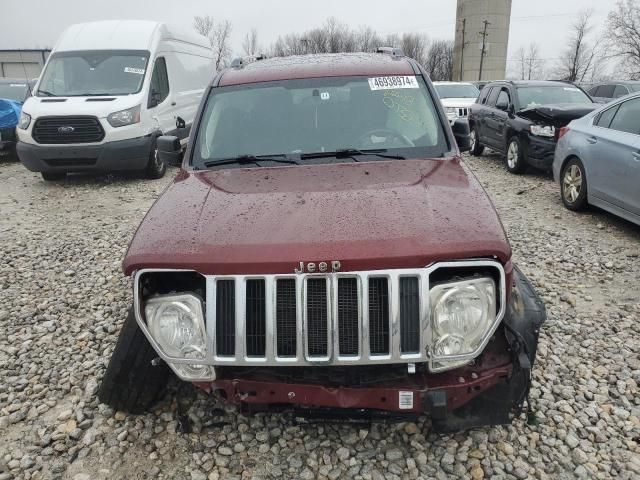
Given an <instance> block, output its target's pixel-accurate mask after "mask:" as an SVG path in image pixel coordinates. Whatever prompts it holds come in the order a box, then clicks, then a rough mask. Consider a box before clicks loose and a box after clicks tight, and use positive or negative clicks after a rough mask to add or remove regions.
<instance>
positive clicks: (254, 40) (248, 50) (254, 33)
mask: <svg viewBox="0 0 640 480" xmlns="http://www.w3.org/2000/svg"><path fill="white" fill-rule="evenodd" d="M242 50H244V54H245V55H257V53H258V50H259V49H258V30H256V29H255V28H252V29H251V30H250V31H249V32H248V33H247V34H246V35H245V36H244V40H243V42H242Z"/></svg>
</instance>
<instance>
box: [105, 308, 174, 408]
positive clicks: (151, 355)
mask: <svg viewBox="0 0 640 480" xmlns="http://www.w3.org/2000/svg"><path fill="white" fill-rule="evenodd" d="M157 356H158V355H157V354H156V352H155V350H154V349H153V347H152V346H151V344H150V343H149V341H148V340H147V338H146V337H145V336H144V333H142V330H140V328H139V327H138V324H137V323H136V319H135V316H134V314H133V309H132V310H129V315H128V316H127V319H126V320H125V321H124V325H123V326H122V330H121V331H120V336H119V337H118V342H117V343H116V348H115V349H114V350H113V354H112V355H111V360H110V361H109V366H108V367H107V371H106V372H105V374H104V377H103V378H102V383H101V384H100V389H99V390H98V398H99V399H100V401H101V402H102V403H106V404H107V405H109V406H110V407H112V408H114V409H116V410H121V411H124V412H129V413H143V412H145V411H147V410H148V409H149V407H150V406H151V405H152V403H153V402H154V400H156V399H157V398H158V396H159V395H160V393H161V392H162V391H163V390H164V389H165V387H166V385H167V382H168V380H169V378H170V375H171V371H170V370H169V366H168V365H167V364H166V363H164V362H160V363H159V364H158V365H152V363H151V361H152V360H154V359H155V358H157Z"/></svg>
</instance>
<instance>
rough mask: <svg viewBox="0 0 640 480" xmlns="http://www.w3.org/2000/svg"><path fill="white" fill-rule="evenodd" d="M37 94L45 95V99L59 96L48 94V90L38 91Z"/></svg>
mask: <svg viewBox="0 0 640 480" xmlns="http://www.w3.org/2000/svg"><path fill="white" fill-rule="evenodd" d="M36 93H42V94H44V96H45V97H57V96H58V95H56V94H55V93H51V92H47V91H46V90H40V89H38V91H37V92H36Z"/></svg>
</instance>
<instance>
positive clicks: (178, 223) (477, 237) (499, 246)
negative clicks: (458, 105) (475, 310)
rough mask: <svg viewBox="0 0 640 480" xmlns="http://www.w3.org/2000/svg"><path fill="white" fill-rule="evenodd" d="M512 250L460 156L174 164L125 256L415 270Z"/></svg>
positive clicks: (146, 261)
mask: <svg viewBox="0 0 640 480" xmlns="http://www.w3.org/2000/svg"><path fill="white" fill-rule="evenodd" d="M510 256H511V249H510V247H509V243H508V241H507V238H506V235H505V233H504V229H503V227H502V224H501V223H500V220H499V218H498V215H497V213H496V212H495V209H494V207H493V205H492V204H491V202H490V200H489V198H488V197H487V195H486V193H485V192H484V190H483V189H482V187H481V186H480V185H479V184H478V182H477V180H476V179H475V177H474V176H473V175H472V174H471V173H470V172H469V171H468V170H467V167H465V166H464V165H463V164H462V163H461V161H460V159H458V158H454V159H449V160H405V161H402V160H393V161H375V162H366V163H365V162H362V163H345V164H332V165H331V164H323V165H308V166H306V165H305V166H293V167H291V166H286V167H275V168H265V167H262V168H232V169H224V170H216V171H204V172H203V171H195V172H191V171H189V172H187V171H181V172H180V174H179V175H178V176H177V177H176V179H175V180H174V182H173V183H172V184H171V185H170V186H169V187H168V188H167V190H166V191H165V192H164V193H163V194H162V195H161V197H160V198H159V199H158V200H157V201H156V203H155V204H154V205H153V207H152V208H151V210H149V212H148V213H147V216H146V217H145V219H144V220H143V222H142V223H141V224H140V227H139V228H138V231H137V232H136V235H135V237H134V238H133V240H132V242H131V245H130V246H129V251H128V253H127V255H126V257H125V259H124V262H123V269H124V272H125V274H126V275H130V274H131V273H132V272H134V271H135V270H138V269H142V268H181V269H190V270H196V271H198V272H200V273H203V274H218V275H222V274H268V273H272V274H276V273H280V274H283V273H285V274H293V272H294V268H295V267H297V266H298V265H299V263H300V262H301V261H303V262H320V261H332V260H339V261H340V262H341V264H342V271H356V270H373V269H387V268H416V267H422V266H425V265H428V264H431V263H433V262H435V261H440V260H456V259H464V258H477V257H496V258H498V259H499V260H500V261H502V262H503V263H506V262H507V261H508V260H509V258H510Z"/></svg>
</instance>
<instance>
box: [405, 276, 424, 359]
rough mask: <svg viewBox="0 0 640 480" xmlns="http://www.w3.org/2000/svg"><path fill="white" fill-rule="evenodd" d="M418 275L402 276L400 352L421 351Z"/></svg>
mask: <svg viewBox="0 0 640 480" xmlns="http://www.w3.org/2000/svg"><path fill="white" fill-rule="evenodd" d="M418 285H419V282H418V279H417V278H416V277H400V352H402V353H419V350H420V294H419V291H418Z"/></svg>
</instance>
